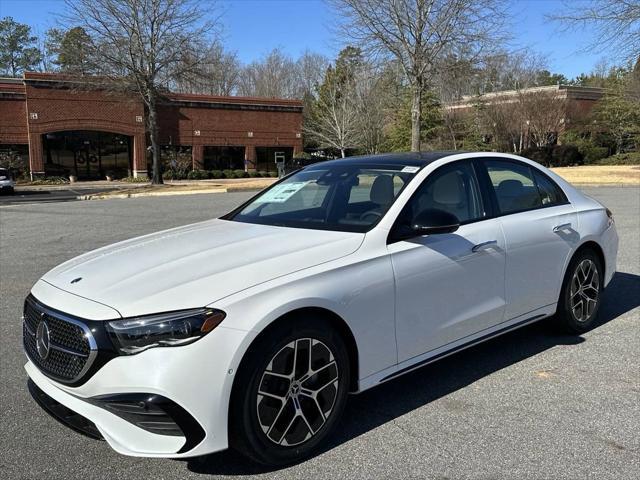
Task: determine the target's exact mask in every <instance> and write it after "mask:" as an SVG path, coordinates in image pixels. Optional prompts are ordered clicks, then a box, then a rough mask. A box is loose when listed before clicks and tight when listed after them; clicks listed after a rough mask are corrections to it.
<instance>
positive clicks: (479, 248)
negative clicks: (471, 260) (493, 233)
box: [471, 240, 498, 253]
mask: <svg viewBox="0 0 640 480" xmlns="http://www.w3.org/2000/svg"><path fill="white" fill-rule="evenodd" d="M496 245H498V241H497V240H489V241H488V242H482V243H479V244H477V245H474V246H473V248H472V249H471V251H472V252H474V253H475V252H481V251H482V250H486V249H488V248H491V247H494V246H496Z"/></svg>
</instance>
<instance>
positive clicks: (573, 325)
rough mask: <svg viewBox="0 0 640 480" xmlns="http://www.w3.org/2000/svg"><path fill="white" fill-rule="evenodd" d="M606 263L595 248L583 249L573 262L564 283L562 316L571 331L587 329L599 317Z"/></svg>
mask: <svg viewBox="0 0 640 480" xmlns="http://www.w3.org/2000/svg"><path fill="white" fill-rule="evenodd" d="M603 279H604V272H603V267H602V263H601V262H600V259H599V258H598V256H597V255H596V254H595V253H594V252H593V251H592V250H584V251H582V252H579V253H578V254H577V255H576V256H575V257H574V258H573V259H572V260H571V262H570V263H569V267H568V268H567V273H566V275H565V278H564V282H563V284H562V292H561V294H560V302H559V303H558V315H557V316H558V319H559V320H560V322H561V324H562V326H563V328H564V329H565V330H567V331H568V332H570V333H584V332H586V331H587V330H589V329H590V328H591V327H592V326H593V323H594V322H595V320H596V317H597V314H598V309H599V308H600V300H601V294H602V286H603Z"/></svg>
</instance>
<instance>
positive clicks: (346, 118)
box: [303, 66, 361, 158]
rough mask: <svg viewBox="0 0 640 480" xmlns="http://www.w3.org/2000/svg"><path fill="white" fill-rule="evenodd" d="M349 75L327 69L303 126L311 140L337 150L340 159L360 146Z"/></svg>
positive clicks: (358, 114) (352, 81)
mask: <svg viewBox="0 0 640 480" xmlns="http://www.w3.org/2000/svg"><path fill="white" fill-rule="evenodd" d="M353 73H354V72H352V71H349V72H344V71H342V70H341V69H340V68H337V69H334V67H333V66H329V68H328V69H327V72H326V75H325V79H324V82H323V84H322V85H320V86H319V87H318V89H317V90H318V92H317V100H316V101H315V102H314V104H313V108H312V109H311V111H310V112H309V113H308V115H307V118H306V119H305V120H306V121H305V124H304V126H303V129H304V132H305V133H306V134H307V135H308V136H309V137H310V138H311V139H312V140H314V141H316V142H318V144H319V145H321V146H323V147H328V148H335V149H336V150H339V151H340V155H341V156H342V157H343V158H344V157H345V156H346V150H347V149H349V148H355V147H358V146H359V144H360V133H361V132H360V128H359V127H360V122H359V116H360V112H359V109H358V103H357V100H356V90H355V81H354V78H353Z"/></svg>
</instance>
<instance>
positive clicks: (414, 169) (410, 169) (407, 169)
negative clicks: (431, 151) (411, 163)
mask: <svg viewBox="0 0 640 480" xmlns="http://www.w3.org/2000/svg"><path fill="white" fill-rule="evenodd" d="M418 170H420V167H404V168H403V169H402V170H400V171H401V172H404V173H416V172H417V171H418Z"/></svg>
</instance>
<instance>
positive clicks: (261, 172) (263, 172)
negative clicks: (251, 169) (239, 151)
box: [258, 170, 269, 177]
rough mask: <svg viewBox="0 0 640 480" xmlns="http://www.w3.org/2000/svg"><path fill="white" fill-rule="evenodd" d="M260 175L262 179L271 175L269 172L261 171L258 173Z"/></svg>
mask: <svg viewBox="0 0 640 480" xmlns="http://www.w3.org/2000/svg"><path fill="white" fill-rule="evenodd" d="M258 175H260V176H261V177H268V176H269V174H268V173H267V172H265V171H264V170H260V171H259V172H258Z"/></svg>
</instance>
